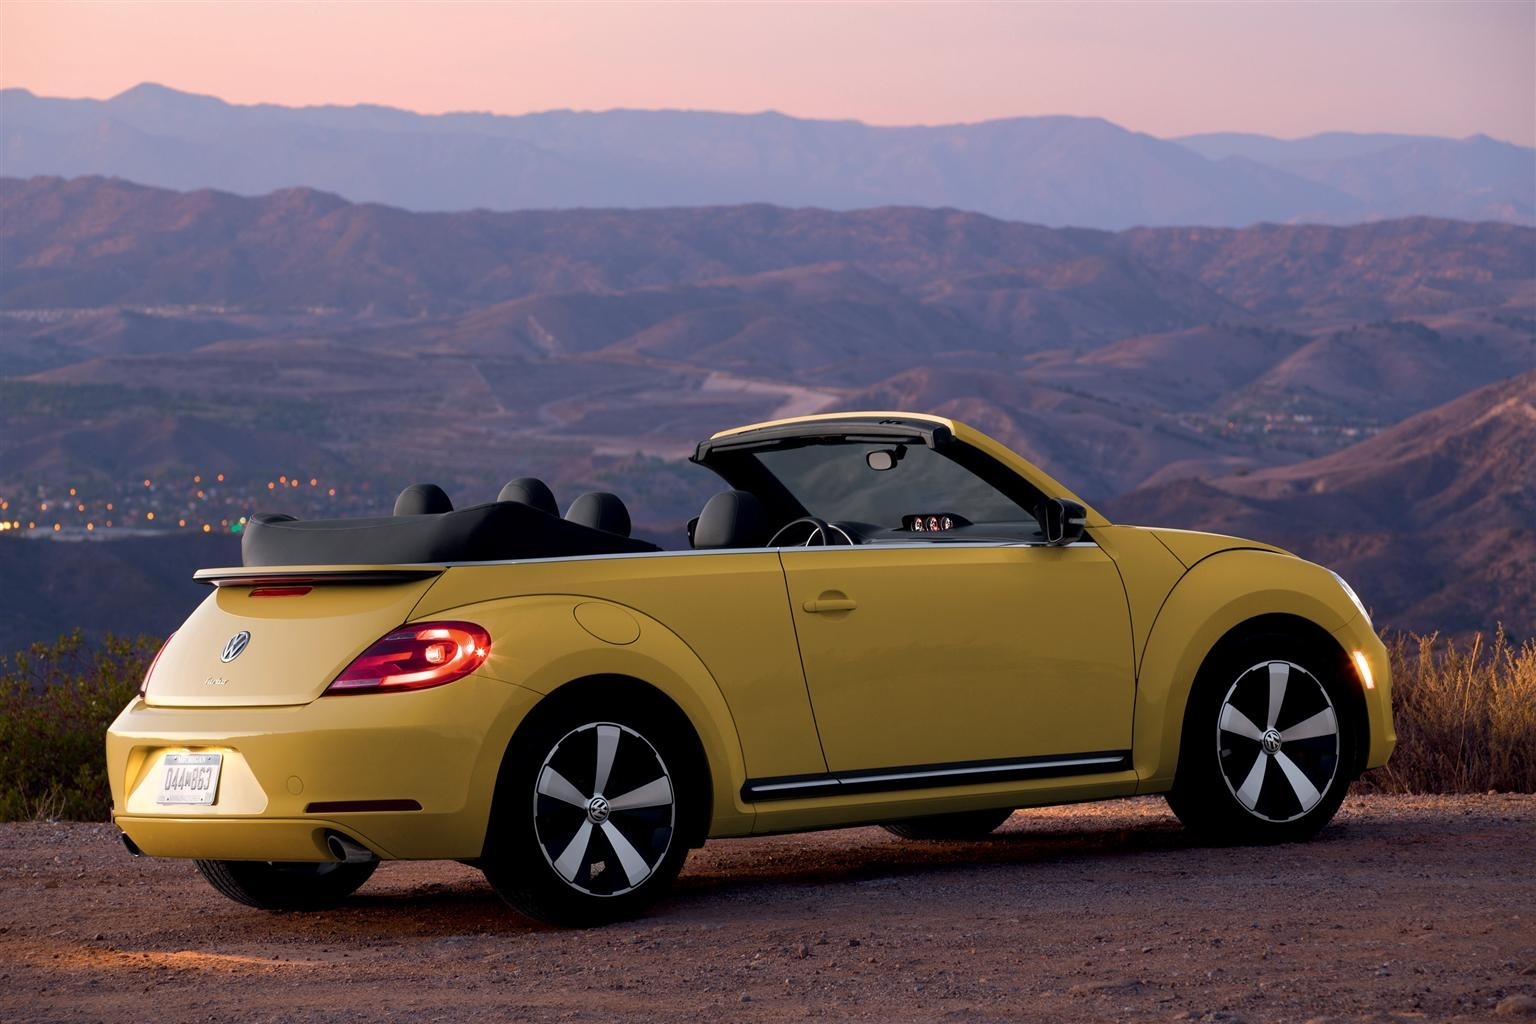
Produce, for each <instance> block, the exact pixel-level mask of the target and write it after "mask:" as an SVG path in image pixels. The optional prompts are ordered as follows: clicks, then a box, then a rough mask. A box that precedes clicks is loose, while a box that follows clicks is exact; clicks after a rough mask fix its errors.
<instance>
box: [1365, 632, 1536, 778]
mask: <svg viewBox="0 0 1536 1024" xmlns="http://www.w3.org/2000/svg"><path fill="white" fill-rule="evenodd" d="M1386 640H1387V649H1388V652H1389V653H1390V654H1391V656H1392V704H1393V711H1394V718H1395V720H1396V724H1397V751H1396V752H1395V753H1394V754H1393V755H1392V760H1391V761H1389V762H1388V763H1387V765H1386V767H1384V768H1378V769H1376V770H1375V771H1372V772H1369V773H1367V774H1366V776H1365V778H1364V780H1363V783H1364V785H1365V787H1366V788H1368V789H1375V790H1377V791H1378V792H1384V793H1482V792H1487V791H1489V790H1498V791H1500V792H1513V793H1536V639H1532V640H1526V641H1525V642H1523V643H1521V644H1519V645H1516V644H1513V643H1511V642H1510V641H1509V639H1508V637H1506V636H1505V635H1504V631H1503V630H1502V629H1501V630H1499V631H1498V632H1496V633H1495V634H1494V636H1493V640H1492V641H1491V642H1489V641H1487V640H1485V639H1484V637H1483V634H1481V633H1479V634H1477V635H1476V636H1474V637H1473V638H1472V639H1471V640H1469V641H1463V642H1461V643H1457V642H1455V641H1452V640H1443V639H1441V638H1440V637H1439V636H1438V635H1437V634H1431V635H1429V636H1417V635H1412V634H1406V633H1399V634H1394V635H1390V636H1388V637H1387V638H1386Z"/></svg>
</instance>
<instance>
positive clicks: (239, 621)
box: [145, 566, 443, 707]
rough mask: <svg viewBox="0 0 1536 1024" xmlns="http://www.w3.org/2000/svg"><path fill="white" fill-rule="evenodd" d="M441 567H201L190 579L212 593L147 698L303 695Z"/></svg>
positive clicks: (316, 688)
mask: <svg viewBox="0 0 1536 1024" xmlns="http://www.w3.org/2000/svg"><path fill="white" fill-rule="evenodd" d="M442 572H443V569H442V568H441V567H438V566H408V567H407V566H346V567H339V568H326V567H313V566H306V567H303V568H263V569H251V568H242V569H204V570H202V571H201V572H199V573H197V575H196V577H195V578H196V579H198V580H199V581H201V582H204V583H209V584H212V585H213V588H214V590H213V593H211V594H209V595H208V597H207V598H206V599H205V600H204V601H203V603H202V604H201V605H199V606H198V608H197V610H196V611H194V612H193V613H192V614H191V616H190V617H188V619H187V621H186V622H185V623H183V624H182V626H181V628H180V629H178V630H177V631H176V635H175V636H174V637H172V638H171V640H170V642H169V643H168V644H166V647H165V650H164V651H163V652H162V653H161V655H160V659H159V661H158V663H157V664H156V665H155V669H154V673H153V675H152V677H151V679H150V682H149V691H148V693H147V694H146V695H145V701H146V703H148V704H150V705H151V706H153V707H263V706H273V705H292V704H308V703H309V702H310V701H312V700H314V699H315V698H316V697H318V696H320V694H321V693H323V692H324V691H325V688H326V687H327V686H329V685H330V683H331V680H333V679H335V678H336V676H337V674H338V673H340V672H341V670H342V669H343V668H345V667H346V666H347V664H348V663H349V662H351V660H352V659H353V658H355V657H357V655H358V654H360V653H362V651H363V650H364V649H365V648H367V647H368V645H369V644H371V643H373V642H374V641H375V640H377V639H379V638H380V637H381V636H383V635H384V634H385V633H387V632H388V631H389V630H391V629H394V628H395V627H396V626H399V625H400V624H401V623H403V622H405V621H406V619H407V618H409V616H410V614H411V611H412V609H414V608H415V607H416V605H417V603H418V602H419V601H420V600H421V598H422V595H424V594H425V593H426V592H427V591H428V590H429V589H431V587H432V584H433V583H434V582H435V581H436V579H437V577H438V576H439V575H440V574H441V573H442ZM242 634H244V637H243V639H241V637H242ZM237 648H238V649H237ZM226 658H227V659H228V660H225V659H226Z"/></svg>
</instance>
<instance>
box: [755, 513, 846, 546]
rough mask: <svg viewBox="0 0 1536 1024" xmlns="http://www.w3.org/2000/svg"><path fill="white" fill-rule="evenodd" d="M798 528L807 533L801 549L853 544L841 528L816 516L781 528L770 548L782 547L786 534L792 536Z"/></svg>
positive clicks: (786, 524) (788, 523) (794, 521)
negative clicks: (782, 539)
mask: <svg viewBox="0 0 1536 1024" xmlns="http://www.w3.org/2000/svg"><path fill="white" fill-rule="evenodd" d="M796 527H799V528H802V529H804V530H805V531H806V532H805V540H803V541H800V546H801V547H807V548H819V547H825V546H827V545H829V544H852V543H853V538H852V537H850V536H849V535H848V531H847V530H845V529H843V528H842V527H841V526H837V525H835V524H833V523H829V522H827V521H826V520H825V519H818V518H817V517H815V516H801V517H800V518H799V519H793V520H791V521H789V522H787V523H785V524H784V525H783V526H781V527H779V529H778V532H777V533H775V534H774V535H773V536H772V537H771V538H769V540H768V546H769V547H771V548H776V547H780V546H781V538H783V537H784V535H785V534H791V535H792V534H793V531H794V530H795V528H796Z"/></svg>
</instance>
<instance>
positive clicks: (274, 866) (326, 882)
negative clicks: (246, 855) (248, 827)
mask: <svg viewBox="0 0 1536 1024" xmlns="http://www.w3.org/2000/svg"><path fill="white" fill-rule="evenodd" d="M378 866H379V862H378V861H376V860H370V861H364V862H362V863H355V864H346V863H342V862H340V861H333V862H323V863H318V864H308V863H284V862H273V861H254V860H200V861H198V862H197V870H198V871H199V872H200V873H201V874H202V876H203V877H204V878H205V879H207V880H208V884H209V885H211V886H213V887H214V888H215V889H217V890H219V892H221V893H223V894H224V895H225V896H228V897H229V898H230V899H232V900H234V901H235V902H236V903H244V904H245V905H246V906H248V907H257V908H259V909H261V910H322V909H324V908H326V907H333V906H335V905H336V904H338V903H340V902H341V901H342V900H344V899H346V898H347V897H348V896H351V895H352V894H353V893H354V892H356V891H357V889H358V887H359V886H361V885H362V884H363V883H364V882H366V881H368V879H369V878H370V877H371V876H372V875H373V872H374V869H375V868H377V867H378Z"/></svg>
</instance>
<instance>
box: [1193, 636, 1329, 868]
mask: <svg viewBox="0 0 1536 1024" xmlns="http://www.w3.org/2000/svg"><path fill="white" fill-rule="evenodd" d="M1341 675H1342V673H1341V672H1340V671H1339V669H1338V668H1337V667H1336V666H1335V665H1334V659H1330V658H1327V657H1325V656H1320V655H1318V654H1316V653H1312V652H1308V651H1305V650H1301V649H1298V648H1297V647H1296V645H1295V644H1294V643H1276V642H1273V641H1272V642H1268V643H1265V642H1262V641H1260V642H1250V643H1247V644H1244V645H1242V646H1241V647H1238V648H1236V649H1234V650H1231V651H1229V652H1228V653H1226V654H1224V655H1221V656H1219V657H1217V658H1215V659H1213V661H1212V662H1211V663H1210V664H1208V665H1207V666H1206V667H1205V668H1204V669H1202V671H1201V674H1200V678H1199V679H1197V680H1196V682H1195V686H1194V689H1193V690H1192V691H1191V693H1190V698H1189V700H1190V703H1189V707H1188V710H1187V712H1186V714H1185V719H1184V733H1183V736H1182V739H1181V741H1180V753H1179V767H1178V771H1177V774H1176V776H1175V779H1174V784H1173V789H1172V791H1171V792H1169V794H1168V803H1169V806H1171V807H1172V808H1173V811H1174V813H1175V814H1177V815H1178V817H1179V820H1180V821H1182V822H1183V823H1184V824H1185V826H1187V827H1188V828H1190V829H1191V830H1192V831H1195V832H1198V833H1200V834H1202V835H1203V836H1205V837H1207V838H1210V839H1214V840H1217V841H1231V842H1289V841H1293V840H1298V839H1307V838H1310V837H1311V836H1313V835H1315V834H1316V833H1317V832H1318V830H1319V829H1321V828H1322V827H1323V826H1324V825H1326V824H1327V823H1328V822H1329V820H1331V819H1332V818H1333V815H1334V813H1335V812H1337V811H1338V809H1339V805H1340V804H1341V803H1342V802H1343V800H1344V793H1345V790H1346V789H1348V787H1349V782H1350V777H1349V766H1350V765H1352V764H1354V761H1355V757H1354V754H1355V751H1354V739H1353V733H1352V732H1351V730H1350V729H1349V728H1347V726H1348V724H1349V716H1350V714H1351V713H1352V711H1353V705H1352V703H1351V701H1350V694H1349V691H1348V690H1347V689H1346V688H1345V685H1344V683H1343V682H1342V681H1341Z"/></svg>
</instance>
